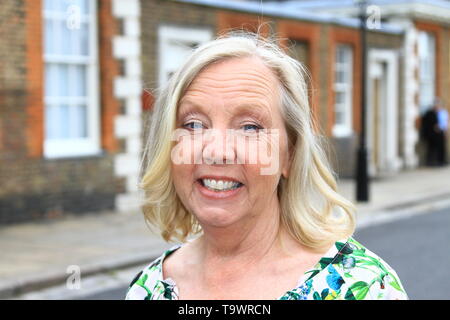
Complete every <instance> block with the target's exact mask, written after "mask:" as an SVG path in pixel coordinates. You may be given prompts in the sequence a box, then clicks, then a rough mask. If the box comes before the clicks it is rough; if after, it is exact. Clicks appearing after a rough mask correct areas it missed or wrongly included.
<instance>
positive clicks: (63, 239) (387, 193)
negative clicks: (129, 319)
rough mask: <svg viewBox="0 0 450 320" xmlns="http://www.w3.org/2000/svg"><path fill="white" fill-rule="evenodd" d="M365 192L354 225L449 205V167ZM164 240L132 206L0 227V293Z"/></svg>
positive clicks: (57, 279)
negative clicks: (128, 210)
mask: <svg viewBox="0 0 450 320" xmlns="http://www.w3.org/2000/svg"><path fill="white" fill-rule="evenodd" d="M339 189H340V192H341V193H342V194H343V195H345V196H347V197H348V198H349V199H350V200H354V194H355V184H354V181H350V180H342V181H340V182H339ZM370 194H371V201H370V203H368V204H358V205H357V209H358V211H357V220H358V226H363V225H370V224H371V222H372V221H375V220H376V219H378V218H379V217H380V216H384V217H392V216H395V215H399V212H403V213H404V212H407V211H411V210H414V208H419V209H418V210H426V209H428V208H430V206H433V205H434V204H436V203H438V202H440V203H444V205H447V204H448V205H449V206H450V167H446V168H439V169H418V170H413V171H405V172H402V173H399V174H397V175H395V176H393V177H389V178H383V179H379V180H375V181H372V182H371V185H370ZM418 210H416V211H418ZM170 246H172V244H167V243H164V242H163V241H162V240H161V239H160V238H159V237H158V236H157V235H155V234H152V233H151V232H150V231H149V229H148V227H147V226H146V224H145V222H144V219H143V216H142V214H140V213H138V212H133V213H128V214H118V213H113V212H105V213H101V214H92V215H90V216H82V217H69V218H65V219H62V220H57V221H51V222H41V223H27V224H20V225H14V226H6V227H0V252H1V258H0V299H1V298H8V297H12V296H17V295H18V294H22V293H25V292H30V291H34V290H38V289H41V288H45V287H49V286H53V285H57V284H64V283H65V282H66V279H67V277H68V276H69V274H68V273H66V271H67V267H68V266H70V265H77V266H79V267H80V269H81V272H82V275H83V277H85V276H88V275H94V274H99V273H101V272H107V271H111V270H115V269H120V268H126V267H130V266H137V265H143V264H146V263H149V262H150V261H151V260H152V259H154V258H155V257H157V256H159V255H160V254H161V253H162V251H163V250H164V249H166V248H169V247H170ZM130 281H131V278H130Z"/></svg>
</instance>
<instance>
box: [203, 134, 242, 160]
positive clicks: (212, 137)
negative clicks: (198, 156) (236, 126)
mask: <svg viewBox="0 0 450 320" xmlns="http://www.w3.org/2000/svg"><path fill="white" fill-rule="evenodd" d="M203 139H204V142H203V153H202V159H203V163H205V164H209V165H212V164H234V163H235V162H236V152H235V143H234V140H235V139H234V138H233V132H232V130H231V129H209V130H207V132H206V134H205V135H204V136H203Z"/></svg>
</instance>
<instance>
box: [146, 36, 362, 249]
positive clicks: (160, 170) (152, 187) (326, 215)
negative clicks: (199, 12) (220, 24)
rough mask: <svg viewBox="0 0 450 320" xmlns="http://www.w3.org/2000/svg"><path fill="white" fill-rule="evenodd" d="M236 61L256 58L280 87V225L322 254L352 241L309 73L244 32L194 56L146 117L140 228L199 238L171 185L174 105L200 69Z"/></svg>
mask: <svg viewBox="0 0 450 320" xmlns="http://www.w3.org/2000/svg"><path fill="white" fill-rule="evenodd" d="M239 57H258V58H259V59H261V61H262V62H263V63H264V64H265V65H266V66H267V67H268V68H270V69H271V70H272V71H273V73H274V74H275V75H276V76H277V78H278V80H279V83H280V90H281V92H280V93H281V94H280V97H281V109H282V115H283V117H284V121H285V124H286V128H287V133H288V138H289V145H290V146H289V148H290V152H291V165H290V171H289V177H288V178H287V179H285V178H281V180H280V183H279V186H278V197H279V201H280V207H281V217H280V220H281V224H282V225H283V226H284V227H285V228H286V229H287V230H288V232H289V233H290V234H291V236H292V237H294V239H296V240H298V241H299V242H300V243H301V244H303V245H305V246H307V247H309V248H312V249H319V248H320V249H322V248H324V247H325V246H327V245H329V244H330V243H332V242H333V241H337V240H339V239H344V238H346V237H348V236H350V235H351V234H353V232H354V228H355V218H354V206H353V204H352V203H351V202H350V201H348V200H347V199H345V198H344V197H342V196H341V195H340V194H338V193H337V184H336V180H335V178H334V175H333V173H332V171H331V169H330V165H329V164H328V161H327V158H326V156H325V152H324V150H323V147H322V146H321V143H320V137H319V136H318V135H316V134H315V133H314V130H313V120H312V117H311V110H310V107H309V103H308V90H307V83H306V81H305V77H306V76H307V73H306V72H305V69H304V67H303V66H302V64H301V63H300V62H298V61H297V60H295V59H293V58H291V57H289V56H288V55H287V54H286V53H285V52H284V51H283V50H282V49H281V48H280V47H279V46H278V45H277V44H276V42H275V40H274V39H271V40H270V39H266V38H262V37H260V36H258V35H257V34H253V33H248V32H239V33H236V32H233V33H229V34H227V35H224V36H220V37H219V38H217V39H215V40H213V41H210V42H208V43H206V44H203V45H202V46H200V47H199V48H197V49H195V50H194V51H193V52H192V54H191V55H190V56H189V58H188V59H187V60H186V61H185V63H184V65H183V66H182V67H181V68H180V69H179V70H178V71H177V72H176V73H175V74H174V75H173V76H172V78H171V79H170V81H169V82H168V84H167V85H166V86H165V87H164V88H162V89H161V91H160V92H159V94H158V97H157V100H156V102H155V105H154V108H153V110H152V112H151V116H150V122H149V124H150V127H149V133H148V134H149V136H148V141H147V144H146V147H145V152H144V155H145V157H144V158H145V161H144V162H143V165H144V166H143V178H142V181H141V188H142V189H143V190H144V194H145V202H144V204H143V207H142V208H143V213H144V216H145V220H146V222H147V223H149V224H150V225H152V226H155V227H157V228H158V229H159V231H160V232H161V235H162V237H163V239H164V240H166V241H170V240H180V241H185V240H186V238H187V237H188V236H189V235H191V234H197V233H199V232H201V227H200V226H199V224H198V222H197V221H196V219H195V217H194V215H193V214H192V213H190V212H188V211H187V210H186V208H185V207H184V205H183V204H182V202H181V201H180V199H179V197H178V196H177V194H176V192H175V187H174V185H173V183H172V177H171V157H170V156H171V149H172V146H173V142H172V141H171V136H172V132H173V130H175V126H176V114H177V108H178V103H179V101H180V99H181V98H182V96H183V95H184V93H185V91H186V90H187V88H188V86H189V85H190V83H191V82H192V81H193V80H194V78H195V77H196V76H197V75H198V74H199V73H200V72H201V71H202V70H203V69H204V68H206V67H207V66H209V65H210V64H212V63H215V62H218V61H222V60H224V59H229V58H239Z"/></svg>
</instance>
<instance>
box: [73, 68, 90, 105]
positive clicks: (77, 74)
mask: <svg viewBox="0 0 450 320" xmlns="http://www.w3.org/2000/svg"><path fill="white" fill-rule="evenodd" d="M73 68H74V69H73V71H74V72H73V79H72V81H71V83H72V85H71V89H72V90H71V95H73V96H76V97H85V96H86V79H87V78H86V66H83V65H76V66H73Z"/></svg>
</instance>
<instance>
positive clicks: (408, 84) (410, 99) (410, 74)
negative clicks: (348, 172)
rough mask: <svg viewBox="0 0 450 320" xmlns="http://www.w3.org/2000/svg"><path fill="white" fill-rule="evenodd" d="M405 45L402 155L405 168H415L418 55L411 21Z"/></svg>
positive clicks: (414, 31)
mask: <svg viewBox="0 0 450 320" xmlns="http://www.w3.org/2000/svg"><path fill="white" fill-rule="evenodd" d="M405 32H406V33H405V45H404V51H403V52H404V58H405V59H404V61H405V68H404V70H405V71H404V83H405V91H404V97H405V100H404V101H405V105H404V107H405V109H404V110H405V112H404V117H403V120H404V123H403V127H404V130H403V134H404V136H403V140H404V144H403V157H404V160H405V167H406V168H415V167H417V166H418V164H419V158H418V156H417V154H416V144H417V142H418V140H419V134H418V132H417V129H416V126H415V123H416V119H417V117H418V116H419V106H418V104H417V101H416V96H417V95H418V93H419V83H418V81H419V80H418V79H417V78H416V75H417V73H416V70H417V69H418V68H419V57H418V55H417V35H418V33H417V30H416V29H415V28H414V25H413V23H412V22H410V23H409V25H408V26H407V27H406V29H405Z"/></svg>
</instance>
